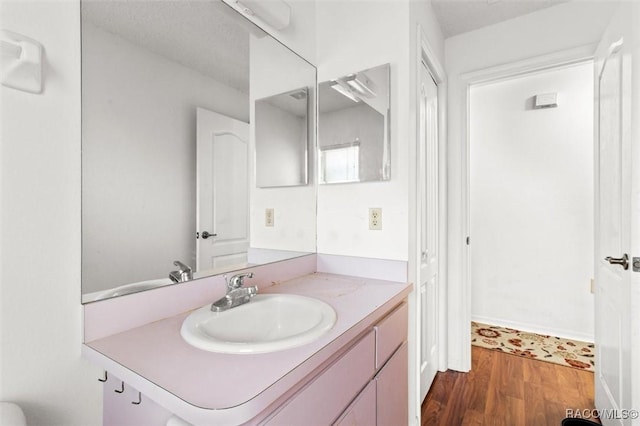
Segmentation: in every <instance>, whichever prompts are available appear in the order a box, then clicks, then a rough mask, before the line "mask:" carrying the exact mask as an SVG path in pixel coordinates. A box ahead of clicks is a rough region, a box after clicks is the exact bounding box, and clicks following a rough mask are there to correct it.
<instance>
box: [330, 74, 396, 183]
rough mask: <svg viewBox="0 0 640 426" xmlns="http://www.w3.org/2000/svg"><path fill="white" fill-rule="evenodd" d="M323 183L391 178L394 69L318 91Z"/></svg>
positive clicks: (353, 76)
mask: <svg viewBox="0 0 640 426" xmlns="http://www.w3.org/2000/svg"><path fill="white" fill-rule="evenodd" d="M318 102H319V107H318V108H319V117H318V171H319V173H318V174H319V183H321V184H330V183H353V182H370V181H384V180H389V179H390V178H391V170H390V167H391V166H390V165H391V159H390V143H389V64H385V65H381V66H378V67H375V68H370V69H366V70H362V71H359V72H355V73H353V74H348V75H345V76H342V77H340V78H336V79H335V80H329V81H325V82H323V83H321V84H320V85H319V86H318Z"/></svg>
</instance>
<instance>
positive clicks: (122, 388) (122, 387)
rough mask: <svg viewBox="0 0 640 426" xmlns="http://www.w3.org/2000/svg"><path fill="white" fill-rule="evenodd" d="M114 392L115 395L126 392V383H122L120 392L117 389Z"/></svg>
mask: <svg viewBox="0 0 640 426" xmlns="http://www.w3.org/2000/svg"><path fill="white" fill-rule="evenodd" d="M114 392H115V393H122V392H124V382H122V385H121V386H120V390H118V389H115V390H114Z"/></svg>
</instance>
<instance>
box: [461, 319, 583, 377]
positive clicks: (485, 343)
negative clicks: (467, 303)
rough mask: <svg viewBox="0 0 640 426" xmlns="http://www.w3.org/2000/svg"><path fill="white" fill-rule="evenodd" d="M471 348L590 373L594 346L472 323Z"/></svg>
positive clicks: (576, 341)
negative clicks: (480, 348) (494, 351)
mask: <svg viewBox="0 0 640 426" xmlns="http://www.w3.org/2000/svg"><path fill="white" fill-rule="evenodd" d="M471 344H472V345H474V346H480V347H482V348H488V349H493V350H496V351H502V352H506V353H509V354H512V355H519V356H523V357H527V358H531V359H538V360H540V361H547V362H552V363H554V364H559V365H564V366H568V367H573V368H579V369H581V370H587V371H593V366H594V365H595V364H594V357H595V350H594V348H593V343H587V342H580V341H578V340H569V339H561V338H559V337H553V336H545V335H542V334H535V333H528V332H524V331H519V330H514V329H511V328H505V327H498V326H495V325H487V324H481V323H477V322H472V323H471Z"/></svg>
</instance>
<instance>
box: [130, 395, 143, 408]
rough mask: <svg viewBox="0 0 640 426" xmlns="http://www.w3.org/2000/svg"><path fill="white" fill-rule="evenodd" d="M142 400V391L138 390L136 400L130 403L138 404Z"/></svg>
mask: <svg viewBox="0 0 640 426" xmlns="http://www.w3.org/2000/svg"><path fill="white" fill-rule="evenodd" d="M141 402H142V393H140V392H138V402H136V401H131V403H132V404H133V405H140V403H141Z"/></svg>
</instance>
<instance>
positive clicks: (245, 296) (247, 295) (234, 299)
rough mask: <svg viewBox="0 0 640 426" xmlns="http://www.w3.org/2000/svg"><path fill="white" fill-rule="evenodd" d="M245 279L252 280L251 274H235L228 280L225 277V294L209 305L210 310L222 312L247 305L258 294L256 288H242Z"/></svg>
mask: <svg viewBox="0 0 640 426" xmlns="http://www.w3.org/2000/svg"><path fill="white" fill-rule="evenodd" d="M245 277H246V278H253V272H249V273H248V274H236V275H234V276H232V277H231V278H229V279H227V277H226V275H225V277H224V278H225V280H226V281H227V294H226V295H225V296H224V297H223V298H221V299H219V300H217V301H215V302H213V303H212V304H211V310H212V311H213V312H222V311H226V310H227V309H231V308H235V307H236V306H240V305H244V304H245V303H248V302H249V301H250V300H251V298H252V297H253V296H255V295H256V294H258V286H255V285H254V286H252V287H243V285H244V279H245Z"/></svg>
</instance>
